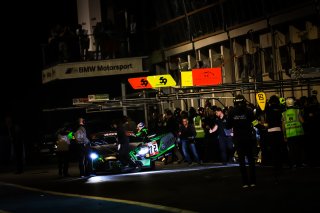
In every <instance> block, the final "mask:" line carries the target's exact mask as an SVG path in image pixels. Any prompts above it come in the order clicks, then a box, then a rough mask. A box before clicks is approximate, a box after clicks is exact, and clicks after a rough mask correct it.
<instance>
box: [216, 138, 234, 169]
mask: <svg viewBox="0 0 320 213" xmlns="http://www.w3.org/2000/svg"><path fill="white" fill-rule="evenodd" d="M219 146H220V155H221V161H222V162H223V163H227V162H232V157H233V142H232V137H230V136H229V137H228V136H219Z"/></svg>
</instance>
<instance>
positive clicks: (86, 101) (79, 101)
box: [72, 98, 89, 105]
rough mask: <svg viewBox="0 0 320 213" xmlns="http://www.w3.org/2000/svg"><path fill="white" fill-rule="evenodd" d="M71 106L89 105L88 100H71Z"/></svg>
mask: <svg viewBox="0 0 320 213" xmlns="http://www.w3.org/2000/svg"><path fill="white" fill-rule="evenodd" d="M72 104H73V105H82V104H89V100H88V98H73V99H72Z"/></svg>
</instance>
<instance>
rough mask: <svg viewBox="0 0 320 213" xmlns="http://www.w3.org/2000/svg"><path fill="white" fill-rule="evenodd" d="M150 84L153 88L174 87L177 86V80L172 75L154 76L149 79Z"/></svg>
mask: <svg viewBox="0 0 320 213" xmlns="http://www.w3.org/2000/svg"><path fill="white" fill-rule="evenodd" d="M147 80H148V82H149V83H150V84H151V86H152V88H157V87H172V86H176V84H177V83H176V82H175V80H174V79H173V78H172V76H171V75H169V74H167V75H153V76H148V77H147Z"/></svg>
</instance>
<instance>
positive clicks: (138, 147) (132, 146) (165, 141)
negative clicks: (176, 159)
mask: <svg viewBox="0 0 320 213" xmlns="http://www.w3.org/2000/svg"><path fill="white" fill-rule="evenodd" d="M174 147H175V137H174V136H173V134H171V133H168V134H162V135H150V136H148V137H147V141H145V139H144V138H140V137H137V136H135V134H134V133H133V132H129V150H130V153H129V155H130V160H131V162H130V165H131V167H130V168H127V167H124V165H121V162H120V161H119V159H118V144H117V133H116V132H105V133H99V134H96V135H95V137H94V138H92V141H91V147H90V153H89V158H90V161H91V165H90V166H91V170H92V172H93V173H97V172H127V171H140V170H141V169H154V168H155V161H156V160H159V159H163V158H165V157H167V156H168V155H171V153H172V152H171V150H172V149H173V148H174Z"/></svg>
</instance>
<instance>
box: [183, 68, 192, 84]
mask: <svg viewBox="0 0 320 213" xmlns="http://www.w3.org/2000/svg"><path fill="white" fill-rule="evenodd" d="M181 86H183V87H190V86H193V79H192V71H181Z"/></svg>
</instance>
